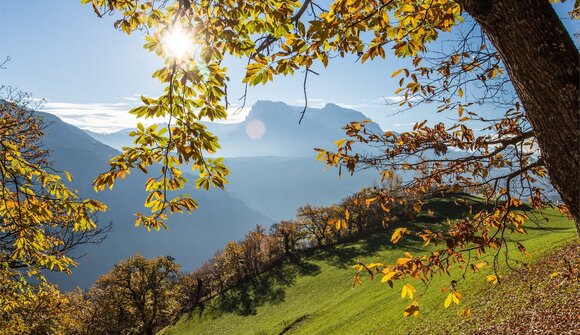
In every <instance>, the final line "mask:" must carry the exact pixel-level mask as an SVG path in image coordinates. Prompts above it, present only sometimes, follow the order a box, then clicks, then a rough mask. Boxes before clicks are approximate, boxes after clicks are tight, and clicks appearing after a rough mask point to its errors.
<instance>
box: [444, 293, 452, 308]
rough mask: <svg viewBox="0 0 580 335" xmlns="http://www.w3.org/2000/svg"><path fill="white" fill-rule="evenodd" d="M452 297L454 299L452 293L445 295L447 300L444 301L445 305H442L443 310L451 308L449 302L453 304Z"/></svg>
mask: <svg viewBox="0 0 580 335" xmlns="http://www.w3.org/2000/svg"><path fill="white" fill-rule="evenodd" d="M453 297H454V295H453V293H449V294H448V295H447V299H445V303H444V304H443V306H444V307H445V308H449V306H451V302H453Z"/></svg>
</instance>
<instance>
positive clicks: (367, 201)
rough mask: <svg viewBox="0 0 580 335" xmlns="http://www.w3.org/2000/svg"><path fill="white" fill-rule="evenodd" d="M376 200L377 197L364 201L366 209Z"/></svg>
mask: <svg viewBox="0 0 580 335" xmlns="http://www.w3.org/2000/svg"><path fill="white" fill-rule="evenodd" d="M376 200H377V197H374V198H367V199H366V200H365V204H366V205H367V207H369V206H370V205H371V204H372V203H373V202H375V201H376Z"/></svg>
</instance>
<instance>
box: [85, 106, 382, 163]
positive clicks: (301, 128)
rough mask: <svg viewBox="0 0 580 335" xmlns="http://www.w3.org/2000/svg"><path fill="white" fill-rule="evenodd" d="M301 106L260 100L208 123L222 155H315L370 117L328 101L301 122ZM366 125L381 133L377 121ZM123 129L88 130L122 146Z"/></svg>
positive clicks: (128, 141)
mask: <svg viewBox="0 0 580 335" xmlns="http://www.w3.org/2000/svg"><path fill="white" fill-rule="evenodd" d="M301 112H302V107H297V106H289V105H287V104H285V103H283V102H272V101H258V102H256V103H255V104H254V105H253V106H252V109H251V111H250V112H249V114H248V116H247V117H246V119H245V120H244V121H243V122H240V123H234V124H231V123H230V124H226V123H209V122H206V123H205V124H206V126H207V127H208V129H209V130H211V131H212V132H213V133H214V134H215V135H217V136H218V138H219V139H220V143H221V146H222V149H221V150H219V151H218V153H217V155H218V156H220V157H257V156H275V157H315V155H316V153H315V151H314V148H324V149H333V148H335V146H334V142H335V141H336V140H339V139H341V138H344V137H345V133H344V130H343V129H342V127H344V126H345V125H346V124H347V123H349V122H351V121H359V122H360V121H363V120H367V119H368V118H367V117H366V116H365V115H364V114H362V113H360V112H358V111H355V110H352V109H347V108H342V107H340V106H338V105H335V104H327V105H326V106H325V107H324V108H321V109H318V108H308V109H307V111H306V114H305V116H304V119H303V120H302V123H301V124H298V120H299V119H300V113H301ZM367 128H368V129H370V130H372V131H375V132H382V131H381V128H380V127H379V126H378V125H377V124H376V123H373V122H371V123H369V124H367ZM131 131H132V129H123V130H121V131H118V132H114V133H109V134H98V133H94V132H88V133H89V135H91V136H92V137H93V138H95V139H97V140H98V141H101V142H102V143H105V144H107V145H109V146H112V147H114V148H116V149H121V147H123V146H128V145H131V143H132V142H131V138H129V136H128V135H129V133H130V132H131Z"/></svg>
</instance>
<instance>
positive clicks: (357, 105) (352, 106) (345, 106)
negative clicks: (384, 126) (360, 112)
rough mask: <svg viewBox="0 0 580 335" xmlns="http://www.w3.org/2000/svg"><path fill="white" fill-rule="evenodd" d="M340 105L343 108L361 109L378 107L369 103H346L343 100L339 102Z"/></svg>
mask: <svg viewBox="0 0 580 335" xmlns="http://www.w3.org/2000/svg"><path fill="white" fill-rule="evenodd" d="M337 105H338V106H340V107H342V108H347V109H354V110H357V109H361V108H370V107H376V105H369V104H345V103H342V102H339V103H337Z"/></svg>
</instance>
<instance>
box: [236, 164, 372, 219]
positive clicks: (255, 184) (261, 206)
mask: <svg viewBox="0 0 580 335" xmlns="http://www.w3.org/2000/svg"><path fill="white" fill-rule="evenodd" d="M225 163H226V165H227V167H228V168H229V169H230V176H229V177H228V180H229V184H228V185H227V186H226V190H228V191H230V192H232V193H233V194H236V195H238V196H239V197H240V198H241V199H244V202H245V203H246V204H248V206H250V207H251V208H254V209H256V210H258V211H260V212H262V213H264V214H266V215H268V216H269V217H271V218H273V219H275V220H282V219H292V218H294V215H295V214H296V209H297V208H298V207H300V206H303V205H305V204H308V203H309V204H312V205H316V206H320V205H330V204H333V203H337V202H338V201H340V200H341V199H342V198H343V197H345V196H346V195H349V194H352V193H354V192H357V191H359V190H360V189H361V187H364V186H371V185H372V184H373V183H374V182H375V179H377V178H378V177H377V176H378V174H377V172H376V171H374V170H365V171H360V172H358V173H355V174H354V175H352V176H351V175H349V174H348V173H347V174H343V175H342V176H341V177H339V176H338V171H337V170H336V169H334V168H331V169H329V170H328V171H325V166H324V164H323V163H321V162H318V161H316V160H314V159H313V158H310V157H296V158H292V157H238V158H227V159H226V160H225Z"/></svg>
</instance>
